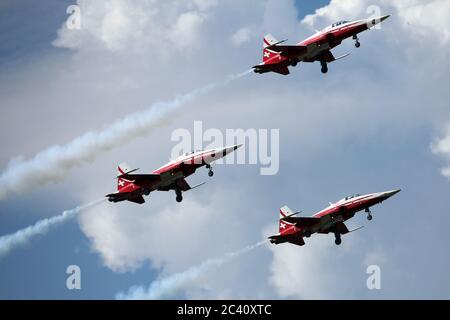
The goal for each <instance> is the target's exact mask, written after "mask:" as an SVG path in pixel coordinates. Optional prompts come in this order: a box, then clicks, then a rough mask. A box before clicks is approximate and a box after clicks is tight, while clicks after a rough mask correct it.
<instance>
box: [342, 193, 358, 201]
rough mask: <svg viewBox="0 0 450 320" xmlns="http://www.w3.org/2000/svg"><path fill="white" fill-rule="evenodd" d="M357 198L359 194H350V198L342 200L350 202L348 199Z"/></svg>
mask: <svg viewBox="0 0 450 320" xmlns="http://www.w3.org/2000/svg"><path fill="white" fill-rule="evenodd" d="M359 196H360V194H358V193H355V194H352V195H351V196H348V197H345V198H344V200H350V199H353V198H356V197H359Z"/></svg>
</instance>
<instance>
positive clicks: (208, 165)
mask: <svg viewBox="0 0 450 320" xmlns="http://www.w3.org/2000/svg"><path fill="white" fill-rule="evenodd" d="M206 169H208V176H210V177H212V176H213V175H214V172H213V171H212V167H211V165H210V164H207V165H206Z"/></svg>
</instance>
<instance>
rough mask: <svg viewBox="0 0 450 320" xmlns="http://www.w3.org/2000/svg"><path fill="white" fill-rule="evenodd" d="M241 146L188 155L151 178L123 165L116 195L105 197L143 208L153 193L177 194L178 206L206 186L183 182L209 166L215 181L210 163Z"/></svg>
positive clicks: (209, 172)
mask: <svg viewBox="0 0 450 320" xmlns="http://www.w3.org/2000/svg"><path fill="white" fill-rule="evenodd" d="M240 146H241V145H235V146H231V147H224V148H218V149H211V150H206V151H198V152H188V153H186V154H184V155H182V156H180V157H178V158H177V159H175V160H172V161H170V162H169V163H167V164H165V165H164V166H162V167H161V168H159V169H157V170H155V171H153V172H152V173H149V174H136V173H134V172H135V171H137V170H139V169H133V170H131V169H130V167H129V166H127V165H126V164H125V163H122V164H120V165H119V167H118V170H119V176H118V177H117V192H115V193H110V194H108V195H106V197H107V198H108V200H109V201H111V202H119V201H125V200H128V201H131V202H135V203H139V204H142V203H144V202H145V200H144V197H143V195H146V196H147V195H149V194H150V192H152V191H155V190H158V191H170V190H174V191H175V193H176V200H177V202H181V201H183V195H182V192H185V191H188V190H191V189H194V188H196V187H199V186H201V185H203V184H204V183H201V184H199V185H196V186H194V187H191V186H189V184H188V183H187V181H186V180H185V179H184V178H186V177H188V176H190V175H191V174H193V173H194V172H195V171H196V170H197V169H198V168H200V167H203V166H206V168H207V169H208V175H209V176H210V177H212V176H213V174H214V172H213V171H212V167H211V163H212V162H214V161H216V160H218V159H220V158H223V157H225V156H226V155H227V154H230V153H231V152H233V151H235V150H236V149H237V148H239V147H240Z"/></svg>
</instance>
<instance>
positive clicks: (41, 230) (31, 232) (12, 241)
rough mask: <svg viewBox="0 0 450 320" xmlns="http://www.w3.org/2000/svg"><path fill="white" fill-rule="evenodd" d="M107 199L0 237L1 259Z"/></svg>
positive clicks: (67, 211)
mask: <svg viewBox="0 0 450 320" xmlns="http://www.w3.org/2000/svg"><path fill="white" fill-rule="evenodd" d="M104 201H105V199H99V200H96V201H92V202H90V203H88V204H85V205H81V206H78V207H76V208H74V209H71V210H66V211H64V212H63V213H61V214H60V215H58V216H54V217H52V218H47V219H43V220H40V221H38V222H36V223H35V224H34V225H32V226H29V227H26V228H24V229H21V230H19V231H16V232H14V233H12V234H8V235H5V236H2V237H0V258H1V257H3V256H5V255H7V254H8V253H10V252H11V251H12V250H14V249H16V248H17V247H19V246H22V245H25V244H27V243H29V241H30V240H31V239H32V238H33V237H35V236H37V235H44V234H46V233H47V232H49V231H50V229H51V228H52V227H55V226H57V225H60V224H62V223H64V222H66V221H67V220H69V219H71V218H73V217H75V216H76V214H77V213H79V212H80V211H82V210H85V209H87V208H90V207H92V206H95V205H97V204H99V203H102V202H104Z"/></svg>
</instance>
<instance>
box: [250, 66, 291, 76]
mask: <svg viewBox="0 0 450 320" xmlns="http://www.w3.org/2000/svg"><path fill="white" fill-rule="evenodd" d="M252 68H253V69H255V72H256V73H266V72H276V73H279V74H282V75H285V76H286V75H288V74H289V68H288V67H287V66H286V65H278V64H258V65H256V66H253V67H252Z"/></svg>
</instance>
